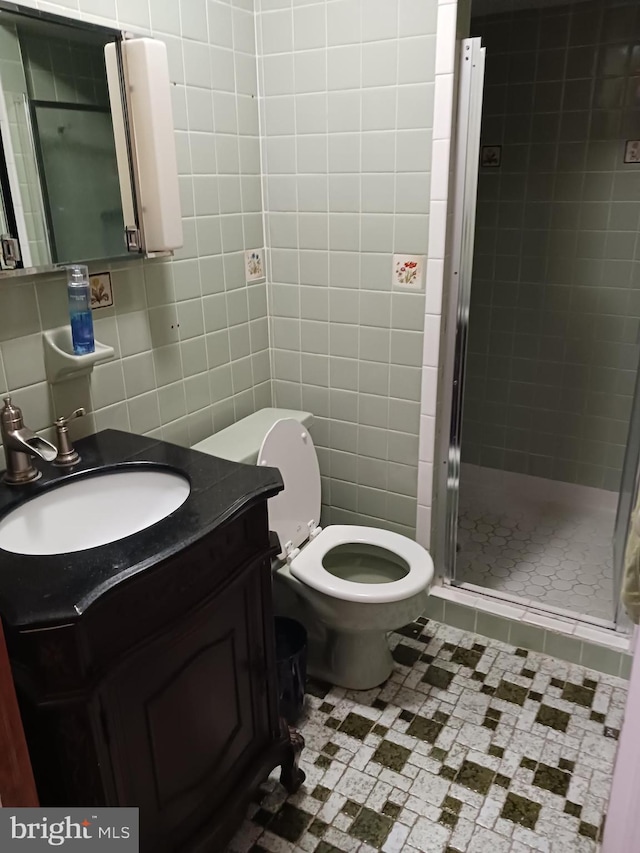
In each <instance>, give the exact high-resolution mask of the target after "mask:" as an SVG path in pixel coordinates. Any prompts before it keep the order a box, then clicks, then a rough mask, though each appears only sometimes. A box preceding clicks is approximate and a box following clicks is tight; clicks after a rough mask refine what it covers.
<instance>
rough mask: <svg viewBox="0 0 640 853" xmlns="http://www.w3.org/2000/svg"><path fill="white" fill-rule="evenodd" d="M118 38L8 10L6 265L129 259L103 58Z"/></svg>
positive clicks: (0, 59) (4, 20)
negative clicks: (124, 257)
mask: <svg viewBox="0 0 640 853" xmlns="http://www.w3.org/2000/svg"><path fill="white" fill-rule="evenodd" d="M116 38H119V33H117V32H115V31H110V30H106V29H103V28H99V27H83V26H75V25H70V26H67V25H65V24H60V23H57V22H55V21H51V20H48V19H46V18H40V17H35V18H32V17H27V16H25V15H16V14H13V13H11V12H7V11H4V10H0V80H1V93H0V137H1V142H2V149H3V152H2V153H3V154H4V157H3V158H2V162H1V163H0V169H1V171H2V175H0V180H1V188H2V217H1V219H2V221H1V222H0V227H1V229H2V260H1V262H0V265H1V266H2V268H3V269H16V268H21V267H22V268H31V267H46V266H50V265H52V264H66V263H70V262H73V261H76V262H77V261H90V260H96V259H102V258H114V257H122V256H125V255H126V246H125V241H124V222H123V215H122V205H121V201H120V189H119V183H118V171H117V165H116V152H115V144H114V138H113V127H112V122H111V110H110V106H109V95H108V91H107V78H106V71H105V62H104V45H105V44H106V43H107V42H111V41H114V40H115V39H116Z"/></svg>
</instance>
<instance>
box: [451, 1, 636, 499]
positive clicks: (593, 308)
mask: <svg viewBox="0 0 640 853" xmlns="http://www.w3.org/2000/svg"><path fill="white" fill-rule="evenodd" d="M472 34H473V35H481V36H482V37H483V43H484V44H486V47H487V74H486V88H485V100H484V108H483V126H482V144H484V145H502V165H501V166H500V168H481V170H480V179H479V193H478V216H477V226H478V227H477V232H476V253H475V262H474V278H473V288H472V302H471V321H470V339H469V357H468V381H467V389H466V395H465V411H464V442H463V453H464V458H465V461H467V462H474V463H477V464H481V465H487V466H491V467H496V468H502V469H505V470H510V471H519V472H523V473H528V474H533V475H537V476H543V477H550V478H553V479H558V480H565V481H568V482H576V483H581V484H584V485H589V486H598V487H604V488H606V489H612V490H615V489H617V488H618V485H619V479H620V471H621V467H622V462H623V455H624V447H625V443H626V437H627V428H628V419H629V413H630V407H631V401H632V394H633V388H634V380H635V371H636V368H637V361H638V348H637V338H638V320H639V318H640V240H639V239H638V236H637V235H638V229H639V226H640V165H637V164H636V165H625V164H624V162H623V157H624V148H625V140H628V139H640V6H638V4H636V3H629V4H624V3H602V2H584V3H582V2H581V3H575V4H572V5H567V6H562V7H554V8H550V9H543V10H526V11H520V12H514V13H510V14H506V15H496V16H491V17H485V18H475V19H473V20H472Z"/></svg>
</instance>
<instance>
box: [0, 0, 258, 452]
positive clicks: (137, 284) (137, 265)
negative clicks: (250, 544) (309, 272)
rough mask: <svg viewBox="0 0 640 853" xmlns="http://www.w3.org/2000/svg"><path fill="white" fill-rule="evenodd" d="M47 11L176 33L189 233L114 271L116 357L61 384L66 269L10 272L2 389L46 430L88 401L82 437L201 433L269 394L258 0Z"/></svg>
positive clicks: (0, 315)
mask: <svg viewBox="0 0 640 853" xmlns="http://www.w3.org/2000/svg"><path fill="white" fill-rule="evenodd" d="M71 5H73V9H71V8H70V6H71ZM47 9H48V10H49V11H53V12H58V13H59V14H67V15H72V16H73V17H75V18H78V17H84V18H90V19H91V20H93V21H97V22H99V23H103V24H106V25H108V26H112V27H114V28H119V29H123V30H135V31H136V32H137V33H142V34H151V35H153V37H154V38H158V39H161V40H162V41H164V42H165V43H166V45H167V48H168V54H169V67H170V78H171V81H172V96H173V117H174V125H175V128H176V144H177V155H178V170H179V175H180V189H181V197H182V214H183V226H184V238H185V240H184V247H183V248H182V249H180V250H179V251H178V252H176V255H175V258H174V260H172V261H166V260H156V261H145V262H142V261H134V262H130V263H128V264H123V265H121V266H119V267H114V268H113V269H112V274H113V284H114V296H115V306H114V307H113V308H102V309H99V310H98V311H97V312H96V313H95V315H94V318H95V327H96V337H97V338H98V339H99V340H101V341H103V342H104V343H107V344H110V345H111V346H113V347H114V349H115V351H116V358H115V360H114V361H112V362H110V363H107V364H104V365H99V366H98V367H96V368H95V370H94V371H93V374H92V375H91V377H90V378H80V379H77V380H72V381H68V382H64V383H60V384H58V385H55V386H53V387H51V386H49V384H48V383H47V382H46V381H45V372H44V363H43V350H42V336H41V332H42V330H43V329H48V328H52V327H55V326H59V325H62V324H64V323H66V322H67V321H68V315H67V307H66V290H65V284H64V279H63V277H61V276H38V277H34V278H31V279H26V280H19V281H17V282H16V281H15V280H13V281H3V282H2V285H1V287H0V392H2V393H4V392H6V391H7V390H8V391H10V392H11V393H12V394H13V396H14V398H15V401H16V402H17V403H18V404H19V405H21V406H22V407H23V410H24V416H25V421H26V423H27V424H28V425H29V426H30V427H32V428H34V429H37V430H42V431H44V434H45V435H47V433H46V428H47V426H48V425H50V424H51V423H52V422H53V419H54V418H55V417H56V416H58V415H63V414H68V413H69V412H70V411H72V410H73V409H74V408H76V407H77V406H85V407H86V408H87V409H88V410H89V411H90V412H91V415H90V416H89V417H87V418H86V419H82V420H80V421H78V422H76V424H75V425H74V427H73V430H74V434H75V435H80V434H82V433H83V432H90V431H93V430H94V429H101V428H105V427H115V428H119V429H125V430H129V429H130V430H132V431H134V432H138V433H146V434H152V435H158V436H162V437H163V438H166V439H168V440H170V441H175V442H178V443H181V444H185V445H187V444H192V443H194V442H197V441H199V440H201V439H202V438H204V437H206V436H207V435H210V434H211V432H212V431H213V430H214V428H215V429H221V428H223V427H224V426H227V425H228V424H230V423H232V422H233V421H235V420H237V419H238V418H240V417H243V416H244V415H247V414H249V413H251V412H252V411H254V410H255V409H256V408H261V407H263V406H268V405H270V404H271V399H272V398H271V377H270V366H269V348H268V347H269V341H268V323H267V298H266V285H265V284H264V283H257V284H252V285H249V286H247V285H246V283H245V273H244V251H245V249H253V248H256V247H261V246H262V245H263V242H264V238H263V231H262V202H261V188H260V143H259V125H258V105H257V98H256V94H257V88H256V49H255V36H254V34H255V20H254V10H253V3H252V0H241V1H240V2H234V3H233V4H232V3H230V2H223V0H208V2H205V0H183V2H181V3H179V2H177V0H149V2H148V3H147V2H144V3H138V2H136V3H133V2H132V3H128V2H127V3H119V4H118V14H117V16H116V4H115V3H114V2H113V0H74V2H73V4H70V3H68V2H65V3H64V4H62V5H55V4H47ZM1 35H2V33H1V31H0V42H1V41H2V39H1ZM16 64H17V63H16ZM0 70H3V74H4V69H0ZM40 82H42V80H41V81H40ZM108 267H109V265H108V264H101V265H100V266H99V267H98V268H97V269H105V268H108Z"/></svg>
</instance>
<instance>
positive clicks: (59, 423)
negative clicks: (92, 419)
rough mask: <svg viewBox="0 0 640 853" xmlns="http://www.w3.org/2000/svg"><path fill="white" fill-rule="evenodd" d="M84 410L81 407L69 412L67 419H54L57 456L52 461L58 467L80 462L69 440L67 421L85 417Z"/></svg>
mask: <svg viewBox="0 0 640 853" xmlns="http://www.w3.org/2000/svg"><path fill="white" fill-rule="evenodd" d="M86 413H87V412H86V410H85V409H84V408H83V407H82V406H81V407H80V408H79V409H76V410H75V411H73V412H71V414H70V415H69V416H68V417H66V418H65V417H59V418H56V420H55V422H54V424H53V425H54V427H55V428H56V443H57V445H58V455H57V456H56V458H55V459H54V460H53V464H54V465H57V466H58V467H65V466H67V465H75V464H76V462H79V461H80V456H79V454H78V451H77V450H74V447H73V444H71V439H70V438H69V421H72V420H74V419H75V418H81V417H82V416H83V415H86Z"/></svg>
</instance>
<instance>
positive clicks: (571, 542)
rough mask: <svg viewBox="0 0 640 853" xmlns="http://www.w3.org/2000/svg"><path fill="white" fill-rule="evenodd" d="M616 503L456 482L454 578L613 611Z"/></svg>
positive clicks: (600, 612)
mask: <svg viewBox="0 0 640 853" xmlns="http://www.w3.org/2000/svg"><path fill="white" fill-rule="evenodd" d="M614 520H615V510H613V509H608V508H606V507H603V508H598V507H590V508H584V507H571V506H567V505H566V504H562V503H557V502H552V501H543V500H539V499H535V498H531V497H530V496H529V495H526V494H523V495H522V496H521V497H520V498H519V499H517V498H514V496H513V495H512V494H508V495H507V494H501V493H500V492H496V491H490V490H485V491H481V490H479V489H478V487H477V486H476V484H473V486H472V487H467V488H463V489H461V490H460V509H459V517H458V544H459V548H460V550H459V552H458V556H457V558H456V580H458V581H459V582H461V583H465V582H466V583H472V584H476V585H477V586H482V587H484V588H485V589H491V590H498V591H501V592H506V593H510V594H511V595H518V596H522V598H525V599H529V600H531V601H534V602H546V603H547V604H551V605H552V606H554V607H561V608H564V609H566V610H573V611H574V612H576V613H580V614H585V615H588V616H595V617H596V618H599V619H606V620H611V619H613V546H612V538H613V524H614Z"/></svg>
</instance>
